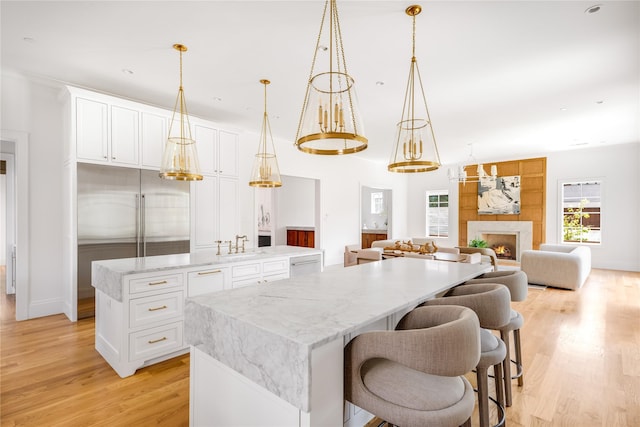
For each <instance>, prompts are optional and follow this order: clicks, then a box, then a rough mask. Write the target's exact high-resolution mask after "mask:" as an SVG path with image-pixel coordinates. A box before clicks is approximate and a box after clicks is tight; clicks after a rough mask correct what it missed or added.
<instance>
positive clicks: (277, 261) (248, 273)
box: [231, 257, 289, 288]
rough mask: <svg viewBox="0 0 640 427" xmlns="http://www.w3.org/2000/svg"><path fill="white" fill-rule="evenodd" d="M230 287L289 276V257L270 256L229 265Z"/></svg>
mask: <svg viewBox="0 0 640 427" xmlns="http://www.w3.org/2000/svg"><path fill="white" fill-rule="evenodd" d="M231 271H232V273H231V287H232V288H241V287H243V286H249V285H256V284H264V283H268V282H274V281H276V280H282V279H288V278H289V258H288V257H283V258H271V259H268V260H264V261H256V262H251V263H243V264H239V265H234V266H232V267H231Z"/></svg>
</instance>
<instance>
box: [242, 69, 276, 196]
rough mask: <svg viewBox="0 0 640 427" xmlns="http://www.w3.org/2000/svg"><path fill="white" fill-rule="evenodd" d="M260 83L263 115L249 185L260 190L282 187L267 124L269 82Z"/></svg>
mask: <svg viewBox="0 0 640 427" xmlns="http://www.w3.org/2000/svg"><path fill="white" fill-rule="evenodd" d="M260 83H262V84H263V85H264V115H263V116H262V129H261V130H260V142H259V144H258V153H257V154H256V159H255V161H254V162H253V170H252V171H251V180H250V181H249V185H250V186H252V187H262V188H273V187H282V180H281V179H280V169H279V168H278V159H277V158H276V150H275V147H274V145H273V136H272V135H271V125H270V124H269V116H268V114H267V85H268V84H269V83H271V82H270V81H269V80H267V79H262V80H260ZM268 142H269V143H268Z"/></svg>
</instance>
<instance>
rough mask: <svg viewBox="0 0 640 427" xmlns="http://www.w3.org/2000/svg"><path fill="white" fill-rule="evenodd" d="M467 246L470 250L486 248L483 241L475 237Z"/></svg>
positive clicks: (485, 243)
mask: <svg viewBox="0 0 640 427" xmlns="http://www.w3.org/2000/svg"><path fill="white" fill-rule="evenodd" d="M469 246H470V247H472V248H486V247H487V242H486V241H485V240H482V239H479V238H477V237H476V238H475V239H473V240H472V241H470V242H469Z"/></svg>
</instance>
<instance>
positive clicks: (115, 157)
mask: <svg viewBox="0 0 640 427" xmlns="http://www.w3.org/2000/svg"><path fill="white" fill-rule="evenodd" d="M138 121H139V113H138V111H135V110H132V109H129V108H121V107H118V106H113V105H112V106H109V104H107V103H106V102H101V101H95V100H90V99H85V98H76V150H77V151H76V155H77V157H78V160H88V161H91V162H99V163H109V164H114V165H126V166H137V165H138V150H139V123H138Z"/></svg>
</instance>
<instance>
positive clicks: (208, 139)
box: [193, 125, 218, 175]
mask: <svg viewBox="0 0 640 427" xmlns="http://www.w3.org/2000/svg"><path fill="white" fill-rule="evenodd" d="M193 128H194V135H193V136H194V138H195V140H196V150H197V151H198V159H199V160H200V171H201V172H202V174H203V175H216V174H217V173H218V164H217V163H218V131H217V130H216V129H213V128H211V127H208V126H202V125H195V126H194V127H193Z"/></svg>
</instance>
